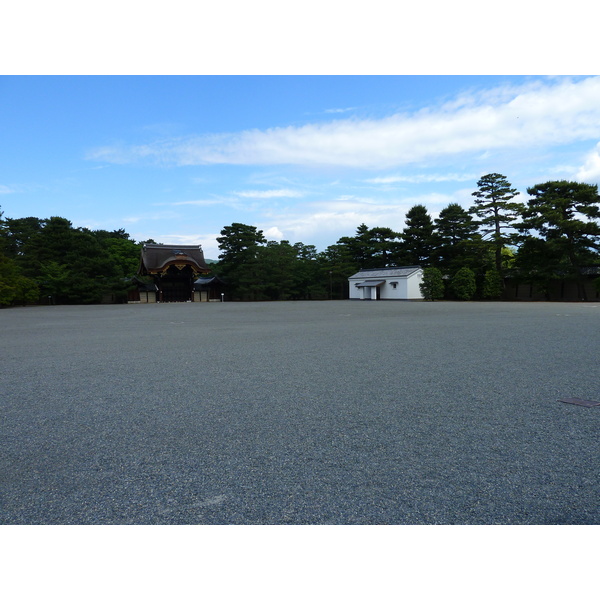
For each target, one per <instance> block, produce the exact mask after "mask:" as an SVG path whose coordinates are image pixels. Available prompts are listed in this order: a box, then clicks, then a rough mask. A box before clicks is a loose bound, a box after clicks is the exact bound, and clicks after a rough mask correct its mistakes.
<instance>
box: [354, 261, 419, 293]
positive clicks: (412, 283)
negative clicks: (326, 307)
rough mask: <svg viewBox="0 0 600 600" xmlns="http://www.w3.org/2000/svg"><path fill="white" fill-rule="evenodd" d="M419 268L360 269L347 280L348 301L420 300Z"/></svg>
mask: <svg viewBox="0 0 600 600" xmlns="http://www.w3.org/2000/svg"><path fill="white" fill-rule="evenodd" d="M422 277H423V269H421V267H388V268H385V269H362V270H361V271H359V272H358V273H355V274H354V275H352V277H349V278H348V283H349V288H350V300H422V299H423V295H422V294H421V289H420V288H419V284H420V283H421V281H422Z"/></svg>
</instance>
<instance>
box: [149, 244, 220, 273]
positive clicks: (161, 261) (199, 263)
mask: <svg viewBox="0 0 600 600" xmlns="http://www.w3.org/2000/svg"><path fill="white" fill-rule="evenodd" d="M171 265H174V266H179V267H183V266H185V265H189V266H190V267H192V269H194V271H196V272H198V273H201V272H204V273H208V271H209V270H210V269H209V268H208V266H207V264H206V262H205V261H204V252H203V251H202V246H180V245H177V246H174V245H163V244H144V246H143V248H142V254H141V257H140V268H139V273H141V274H150V273H159V272H161V271H165V270H166V269H168V268H169V267H170V266H171Z"/></svg>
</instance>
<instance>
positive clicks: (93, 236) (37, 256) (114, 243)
mask: <svg viewBox="0 0 600 600" xmlns="http://www.w3.org/2000/svg"><path fill="white" fill-rule="evenodd" d="M148 242H152V240H148ZM143 243H146V242H140V243H137V242H135V241H134V240H132V239H130V237H129V234H128V233H127V232H125V230H123V229H119V230H116V231H106V230H96V231H91V230H89V229H86V228H81V227H80V228H75V227H73V225H72V223H71V222H70V221H69V220H67V219H64V218H62V217H50V218H49V219H39V218H37V217H25V218H20V219H11V218H2V213H0V305H3V306H7V305H11V304H28V303H36V302H40V303H44V304H90V303H96V302H100V301H101V300H102V298H103V296H104V295H106V294H111V296H112V297H113V298H114V299H116V300H117V301H119V300H121V301H124V300H125V299H126V298H127V289H128V288H130V287H131V280H132V278H133V277H134V276H135V274H136V272H137V269H138V265H139V261H140V251H141V246H142V244H143Z"/></svg>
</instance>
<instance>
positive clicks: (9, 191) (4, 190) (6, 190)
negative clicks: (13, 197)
mask: <svg viewBox="0 0 600 600" xmlns="http://www.w3.org/2000/svg"><path fill="white" fill-rule="evenodd" d="M14 193H15V190H13V189H11V188H9V187H8V186H7V185H1V184H0V194H14Z"/></svg>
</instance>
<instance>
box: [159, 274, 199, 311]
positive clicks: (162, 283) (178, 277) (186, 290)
mask: <svg viewBox="0 0 600 600" xmlns="http://www.w3.org/2000/svg"><path fill="white" fill-rule="evenodd" d="M193 283H194V273H193V271H192V269H191V268H190V267H189V266H185V267H183V269H178V268H177V267H169V269H168V270H167V273H166V274H165V275H163V276H162V277H160V278H159V280H158V288H159V298H160V300H161V302H190V301H191V300H192V293H193Z"/></svg>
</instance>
